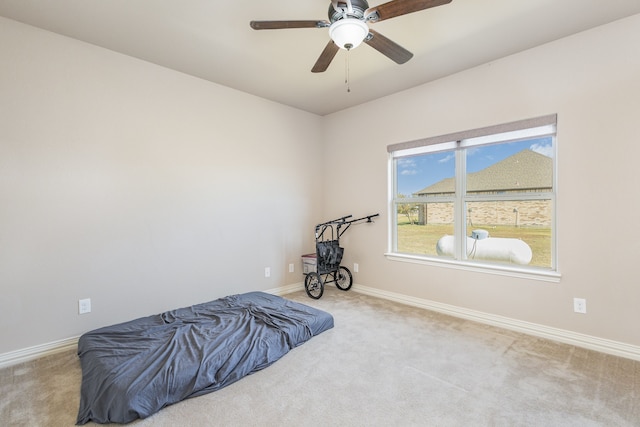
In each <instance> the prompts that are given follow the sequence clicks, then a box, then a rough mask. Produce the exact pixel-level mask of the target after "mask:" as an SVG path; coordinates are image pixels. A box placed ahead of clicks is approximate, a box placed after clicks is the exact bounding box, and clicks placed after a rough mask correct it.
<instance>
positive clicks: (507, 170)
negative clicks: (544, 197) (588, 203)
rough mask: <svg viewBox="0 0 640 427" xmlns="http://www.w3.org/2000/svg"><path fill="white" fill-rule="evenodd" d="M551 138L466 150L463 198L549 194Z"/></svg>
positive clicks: (550, 188)
mask: <svg viewBox="0 0 640 427" xmlns="http://www.w3.org/2000/svg"><path fill="white" fill-rule="evenodd" d="M551 156H552V143H551V138H540V139H534V140H527V141H520V142H510V143H503V144H495V145H485V146H480V147H473V148H469V149H468V150H467V181H466V183H467V194H469V195H474V194H477V195H481V194H509V193H530V192H550V191H553V189H552V187H553V159H552V157H551Z"/></svg>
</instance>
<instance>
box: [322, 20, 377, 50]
mask: <svg viewBox="0 0 640 427" xmlns="http://www.w3.org/2000/svg"><path fill="white" fill-rule="evenodd" d="M368 34H369V27H367V24H365V23H364V22H363V21H361V20H359V19H356V18H345V19H341V20H339V21H336V22H334V23H333V24H331V26H330V27H329V37H331V40H333V42H334V43H335V44H336V45H338V47H340V48H341V49H346V50H351V49H353V48H356V47H358V46H359V45H360V43H362V41H363V40H364V38H365V37H367V35H368Z"/></svg>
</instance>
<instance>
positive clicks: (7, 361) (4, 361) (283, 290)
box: [0, 283, 304, 368]
mask: <svg viewBox="0 0 640 427" xmlns="http://www.w3.org/2000/svg"><path fill="white" fill-rule="evenodd" d="M303 289H304V284H302V283H294V284H291V285H286V286H280V287H278V288H273V289H269V290H266V291H264V292H266V293H269V294H273V295H286V294H290V293H292V292H297V291H300V290H303ZM79 338H80V337H72V338H66V339H63V340H59V341H54V342H50V343H46V344H40V345H36V346H33V347H29V348H24V349H21V350H16V351H10V352H8V353H3V354H0V368H4V367H7V366H11V365H16V364H18V363H23V362H28V361H29V360H34V359H38V358H40V357H44V356H49V355H51V354H56V353H60V352H62V351H66V350H71V349H73V348H77V347H78V339H79Z"/></svg>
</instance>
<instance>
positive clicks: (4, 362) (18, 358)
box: [0, 337, 80, 368]
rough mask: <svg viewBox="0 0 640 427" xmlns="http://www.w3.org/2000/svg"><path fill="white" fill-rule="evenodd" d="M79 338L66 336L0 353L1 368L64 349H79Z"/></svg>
mask: <svg viewBox="0 0 640 427" xmlns="http://www.w3.org/2000/svg"><path fill="white" fill-rule="evenodd" d="M79 338H80V337H72V338H66V339H63V340H59V341H54V342H50V343H46V344H40V345H35V346H33V347H28V348H23V349H21V350H16V351H10V352H9V353H3V354H0V368H4V367H6V366H10V365H15V364H17V363H22V362H27V361H29V360H33V359H38V358H40V357H44V356H49V355H51V354H56V353H60V352H62V351H67V350H71V349H77V348H78V339H79Z"/></svg>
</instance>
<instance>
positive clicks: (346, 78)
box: [344, 49, 351, 93]
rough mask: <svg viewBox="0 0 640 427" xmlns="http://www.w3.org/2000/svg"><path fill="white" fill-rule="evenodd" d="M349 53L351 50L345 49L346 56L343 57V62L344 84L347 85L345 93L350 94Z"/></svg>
mask: <svg viewBox="0 0 640 427" xmlns="http://www.w3.org/2000/svg"><path fill="white" fill-rule="evenodd" d="M350 52H351V49H347V56H346V57H345V60H344V84H346V85H347V93H348V92H351V86H350V84H349V71H350V70H349V53H350Z"/></svg>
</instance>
